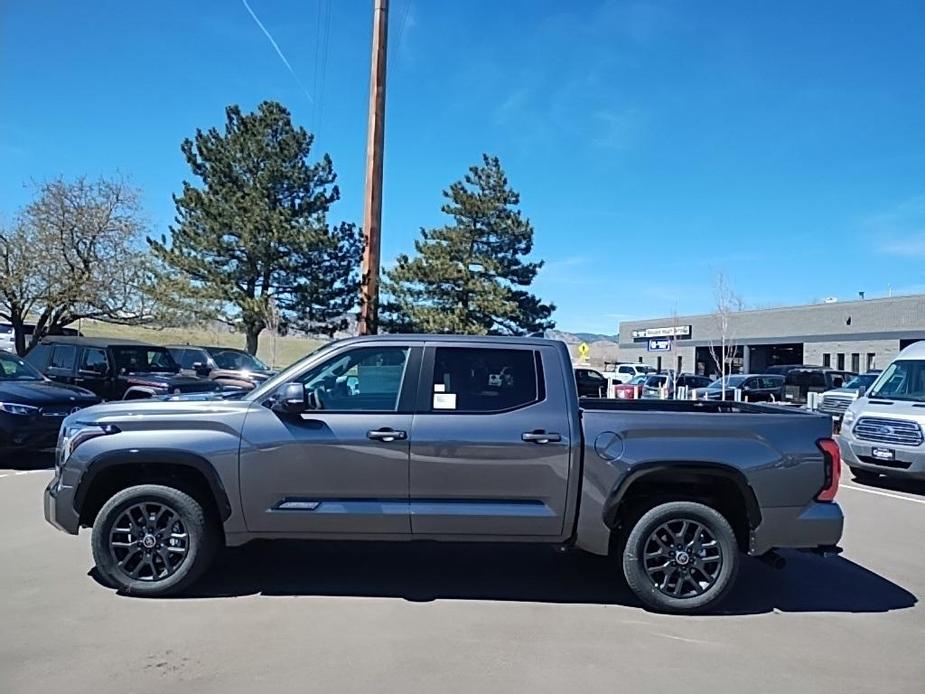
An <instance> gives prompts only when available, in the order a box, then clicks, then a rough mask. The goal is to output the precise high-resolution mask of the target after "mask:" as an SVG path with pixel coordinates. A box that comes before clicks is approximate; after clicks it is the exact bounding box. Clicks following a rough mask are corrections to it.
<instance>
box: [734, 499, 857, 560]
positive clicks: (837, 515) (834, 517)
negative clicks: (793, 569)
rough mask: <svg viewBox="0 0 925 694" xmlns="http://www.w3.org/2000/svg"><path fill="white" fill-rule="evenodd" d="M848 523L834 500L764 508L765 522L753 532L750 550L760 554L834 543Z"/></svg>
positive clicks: (818, 546) (762, 520)
mask: <svg viewBox="0 0 925 694" xmlns="http://www.w3.org/2000/svg"><path fill="white" fill-rule="evenodd" d="M844 525H845V517H844V515H843V514H842V510H841V507H840V506H839V505H838V504H836V503H832V502H820V501H814V502H812V503H810V504H809V505H808V506H785V507H775V508H762V509H761V524H760V525H759V526H758V527H757V528H755V529H754V530H753V531H752V533H751V538H750V540H749V547H748V553H749V554H750V555H752V556H758V555H762V554H765V553H767V552H769V551H771V550H772V549H786V548H792V549H816V548H820V547H832V546H834V545H837V544H838V541H839V540H841V536H842V530H843V529H844Z"/></svg>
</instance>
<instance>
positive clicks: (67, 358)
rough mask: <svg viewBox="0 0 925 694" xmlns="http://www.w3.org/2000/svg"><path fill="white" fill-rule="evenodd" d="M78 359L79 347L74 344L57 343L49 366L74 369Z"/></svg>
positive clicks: (50, 367)
mask: <svg viewBox="0 0 925 694" xmlns="http://www.w3.org/2000/svg"><path fill="white" fill-rule="evenodd" d="M76 359H77V347H75V346H74V345H55V347H54V350H53V351H52V353H51V363H49V364H48V368H49V369H67V370H72V369H73V368H74V362H75V361H76Z"/></svg>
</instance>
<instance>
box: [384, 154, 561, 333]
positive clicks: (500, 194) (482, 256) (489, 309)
mask: <svg viewBox="0 0 925 694" xmlns="http://www.w3.org/2000/svg"><path fill="white" fill-rule="evenodd" d="M482 159H483V163H482V166H473V167H470V169H469V173H468V174H467V175H466V176H465V178H464V179H463V180H462V181H457V182H456V183H453V184H452V185H451V186H450V188H449V190H446V191H444V192H443V196H444V197H445V198H447V203H446V204H445V205H443V207H442V208H441V209H442V211H443V212H444V213H445V214H447V215H450V216H451V217H452V218H453V222H452V223H451V224H449V225H447V226H443V227H439V228H436V229H421V239H420V240H418V241H416V242H415V244H414V246H415V249H416V250H417V253H418V255H417V256H415V257H413V258H411V257H409V256H407V255H404V254H402V255H401V256H399V257H398V259H397V262H396V265H395V267H394V268H393V269H392V270H391V271H389V272H388V273H387V278H386V282H385V284H384V294H385V298H384V300H383V302H382V308H383V320H382V322H383V327H384V328H386V329H387V330H389V331H392V332H434V333H458V334H476V335H485V334H491V335H522V334H524V333H531V332H535V331H539V330H544V329H547V328H552V327H553V326H554V325H555V323H554V321H552V320H550V315H552V312H553V310H555V307H554V306H553V305H552V304H544V303H542V302H541V301H540V299H539V298H537V297H536V296H534V295H533V294H530V293H529V292H528V291H527V290H526V288H527V287H529V286H530V284H531V283H532V282H533V280H534V278H535V277H536V274H537V272H538V271H539V269H540V268H541V267H542V266H543V262H542V261H538V262H528V261H526V260H524V258H525V257H526V256H528V255H529V254H530V252H531V251H532V250H533V226H532V225H531V224H530V221H529V220H528V219H526V218H525V217H524V216H523V215H522V214H521V212H520V210H519V209H517V206H518V205H519V204H520V195H519V194H518V193H517V192H516V191H515V190H513V189H512V188H511V187H510V185H509V184H508V180H507V177H506V176H505V174H504V171H503V170H502V168H501V163H500V162H499V161H498V158H497V157H490V156H488V155H483V157H482Z"/></svg>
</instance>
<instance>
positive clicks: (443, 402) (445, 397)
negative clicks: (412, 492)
mask: <svg viewBox="0 0 925 694" xmlns="http://www.w3.org/2000/svg"><path fill="white" fill-rule="evenodd" d="M434 409H435V410H455V409H456V393H434Z"/></svg>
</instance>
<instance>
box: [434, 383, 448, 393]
mask: <svg viewBox="0 0 925 694" xmlns="http://www.w3.org/2000/svg"><path fill="white" fill-rule="evenodd" d="M434 392H435V393H445V392H446V386H445V385H443V384H442V383H434Z"/></svg>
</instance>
